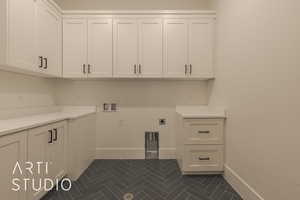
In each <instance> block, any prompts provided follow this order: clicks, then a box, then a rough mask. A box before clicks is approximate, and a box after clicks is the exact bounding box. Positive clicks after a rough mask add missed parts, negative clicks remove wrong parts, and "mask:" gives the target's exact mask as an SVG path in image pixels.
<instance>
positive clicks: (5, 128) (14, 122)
mask: <svg viewBox="0 0 300 200" xmlns="http://www.w3.org/2000/svg"><path fill="white" fill-rule="evenodd" d="M93 113H96V107H92V106H91V107H76V106H74V107H71V106H68V107H62V108H61V110H60V111H59V112H52V113H46V114H38V115H30V116H25V117H20V118H12V119H6V120H0V136H3V135H7V134H11V133H15V132H19V131H23V130H26V129H31V128H35V127H38V126H43V125H46V124H50V123H54V122H58V121H63V120H70V119H76V118H79V117H83V116H86V115H89V114H93Z"/></svg>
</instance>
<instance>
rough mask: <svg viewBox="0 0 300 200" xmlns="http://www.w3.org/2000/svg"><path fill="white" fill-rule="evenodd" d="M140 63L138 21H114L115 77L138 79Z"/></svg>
mask: <svg viewBox="0 0 300 200" xmlns="http://www.w3.org/2000/svg"><path fill="white" fill-rule="evenodd" d="M137 61H138V25H137V21H136V20H131V19H117V20H115V21H114V76H116V77H136V76H137V73H135V69H134V65H137Z"/></svg>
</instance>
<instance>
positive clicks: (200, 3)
mask: <svg viewBox="0 0 300 200" xmlns="http://www.w3.org/2000/svg"><path fill="white" fill-rule="evenodd" d="M55 1H56V2H57V3H58V4H59V5H60V6H61V7H62V8H63V9H66V10H70V9H71V10H72V9H75V10H76V9H78V10H106V9H107V10H122V9H125V10H131V9H145V10H152V9H167V10H173V9H181V10H182V9H203V10H205V9H210V1H211V0H184V1H182V0H151V1H149V0H126V1H124V0H109V1H107V0H84V1H82V0H55Z"/></svg>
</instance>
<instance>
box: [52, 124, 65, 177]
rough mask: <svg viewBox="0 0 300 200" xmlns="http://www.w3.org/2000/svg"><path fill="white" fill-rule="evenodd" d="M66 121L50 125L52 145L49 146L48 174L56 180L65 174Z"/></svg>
mask: <svg viewBox="0 0 300 200" xmlns="http://www.w3.org/2000/svg"><path fill="white" fill-rule="evenodd" d="M66 129H67V128H66V123H65V122H60V123H56V124H54V125H52V127H51V131H52V134H53V145H48V147H49V160H50V162H51V165H50V166H49V175H50V177H51V178H52V179H53V180H54V181H55V182H56V180H60V179H61V178H63V176H64V175H65V174H66V156H67V154H66V153H67V148H66V147H67V146H66V140H67V130H66Z"/></svg>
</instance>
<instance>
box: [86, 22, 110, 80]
mask: <svg viewBox="0 0 300 200" xmlns="http://www.w3.org/2000/svg"><path fill="white" fill-rule="evenodd" d="M112 46H113V41H112V19H93V20H89V21H88V64H90V73H89V75H88V76H89V77H112V67H113V66H112V62H113V48H112Z"/></svg>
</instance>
